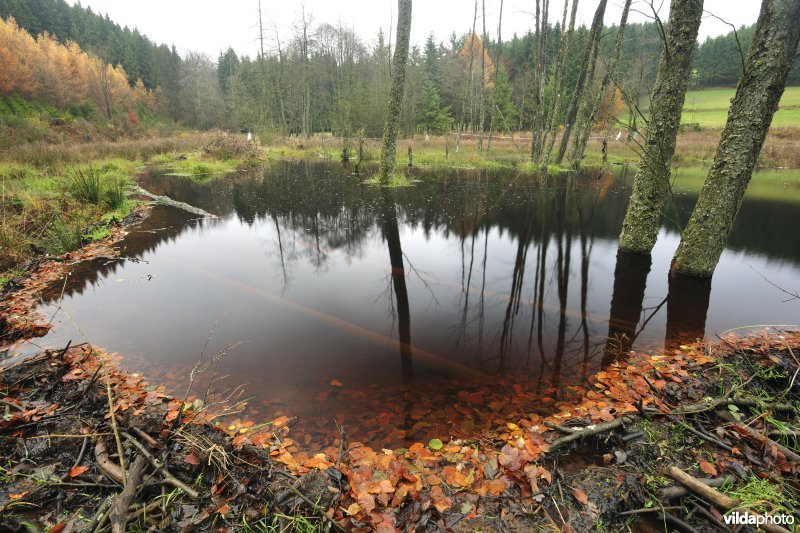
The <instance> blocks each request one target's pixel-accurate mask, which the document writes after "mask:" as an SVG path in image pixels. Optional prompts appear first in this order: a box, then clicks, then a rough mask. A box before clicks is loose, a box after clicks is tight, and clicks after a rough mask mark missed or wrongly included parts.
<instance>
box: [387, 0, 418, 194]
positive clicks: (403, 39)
mask: <svg viewBox="0 0 800 533" xmlns="http://www.w3.org/2000/svg"><path fill="white" fill-rule="evenodd" d="M397 8H398V9H397V12H398V15H397V41H396V42H395V47H394V58H393V59H392V87H391V88H390V89H389V110H388V113H387V114H386V122H385V123H384V126H383V144H382V146H381V170H380V179H381V181H382V182H384V183H386V182H388V181H389V178H390V177H391V176H392V174H394V167H395V163H396V161H395V157H396V153H397V126H398V124H399V122H400V107H401V106H402V104H403V85H404V84H405V80H406V63H407V61H408V40H409V36H410V34H411V0H397Z"/></svg>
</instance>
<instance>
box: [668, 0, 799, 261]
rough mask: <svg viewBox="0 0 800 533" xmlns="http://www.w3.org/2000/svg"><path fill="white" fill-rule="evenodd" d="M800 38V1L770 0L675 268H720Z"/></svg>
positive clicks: (764, 4) (685, 231)
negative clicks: (718, 264) (721, 259)
mask: <svg viewBox="0 0 800 533" xmlns="http://www.w3.org/2000/svg"><path fill="white" fill-rule="evenodd" d="M799 39H800V0H764V2H763V4H762V5H761V14H760V15H759V17H758V23H757V25H756V33H755V35H754V37H753V43H752V45H751V46H750V51H749V52H748V54H747V59H746V60H745V64H744V71H743V72H742V75H741V77H740V78H739V85H738V87H737V88H736V95H735V96H734V97H733V101H732V102H731V108H730V111H729V112H728V122H727V124H726V125H725V129H724V130H723V132H722V137H721V138H720V142H719V146H718V147H717V153H716V155H715V156H714V162H713V163H712V165H711V169H710V170H709V172H708V177H707V178H706V181H705V183H704V184H703V188H702V190H701V191H700V196H699V197H698V199H697V204H696V205H695V208H694V211H693V212H692V216H691V217H690V218H689V223H688V224H687V226H686V228H685V229H684V231H683V234H682V235H681V243H680V245H679V246H678V249H677V251H676V252H675V257H674V259H673V261H672V269H673V270H677V271H678V272H681V273H683V274H688V275H692V276H703V277H709V276H711V275H712V274H713V273H714V269H715V268H716V267H717V263H718V262H719V258H720V255H722V250H723V249H724V248H725V243H726V242H727V241H728V235H729V234H730V231H731V228H732V227H733V223H734V221H735V220H736V215H737V214H738V212H739V208H740V206H741V205H742V198H743V197H744V193H745V190H746V189H747V184H748V183H749V182H750V178H751V177H752V175H753V168H754V167H755V165H756V161H757V160H758V154H759V153H760V152H761V147H762V145H763V144H764V138H765V137H766V135H767V130H769V126H770V124H771V123H772V117H773V115H774V114H775V111H777V109H778V103H779V102H780V99H781V95H782V94H783V90H784V88H785V86H786V78H787V76H788V74H789V71H790V70H791V69H792V65H793V63H794V58H795V54H796V52H797V43H798V40H799Z"/></svg>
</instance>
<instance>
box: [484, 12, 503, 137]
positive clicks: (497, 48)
mask: <svg viewBox="0 0 800 533" xmlns="http://www.w3.org/2000/svg"><path fill="white" fill-rule="evenodd" d="M502 27H503V0H500V15H498V18H497V43H495V50H494V79H495V87H497V69H498V68H499V66H500V43H501V42H502V38H501V37H500V30H501V29H502ZM491 115H492V116H494V110H492V112H491ZM494 128H495V123H494V120H492V125H491V128H490V129H489V146H488V147H487V151H489V152H491V151H492V135H493V134H494Z"/></svg>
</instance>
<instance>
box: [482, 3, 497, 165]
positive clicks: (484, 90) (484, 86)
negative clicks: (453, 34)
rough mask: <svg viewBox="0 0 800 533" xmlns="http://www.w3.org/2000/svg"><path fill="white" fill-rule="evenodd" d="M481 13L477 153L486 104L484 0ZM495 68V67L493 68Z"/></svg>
mask: <svg viewBox="0 0 800 533" xmlns="http://www.w3.org/2000/svg"><path fill="white" fill-rule="evenodd" d="M481 11H482V12H483V34H482V36H481V100H480V106H479V108H478V116H479V118H478V129H479V130H480V131H479V132H478V151H479V152H483V119H484V103H485V102H486V0H481ZM495 68H497V67H495Z"/></svg>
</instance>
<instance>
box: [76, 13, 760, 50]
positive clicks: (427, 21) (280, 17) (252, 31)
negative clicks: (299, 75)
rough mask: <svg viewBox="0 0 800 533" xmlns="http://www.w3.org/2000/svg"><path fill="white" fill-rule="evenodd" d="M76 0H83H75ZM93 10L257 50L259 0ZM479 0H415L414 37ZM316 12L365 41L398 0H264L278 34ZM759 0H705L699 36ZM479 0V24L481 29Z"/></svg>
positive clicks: (158, 33)
mask: <svg viewBox="0 0 800 533" xmlns="http://www.w3.org/2000/svg"><path fill="white" fill-rule="evenodd" d="M71 1H72V3H77V0H71ZM485 1H486V31H487V32H488V33H489V34H490V35H492V36H493V37H494V36H496V35H497V22H498V15H499V11H500V0H485ZM597 3H598V2H597V0H580V1H579V4H578V6H579V7H578V23H579V24H580V23H582V24H586V25H589V24H590V23H591V20H592V16H593V14H594V10H595V8H596V7H597ZM81 4H82V5H83V6H84V7H86V6H89V7H91V8H92V10H94V11H95V12H99V13H108V15H109V16H110V17H111V19H112V20H114V21H115V22H117V23H119V24H120V25H122V26H129V27H136V28H138V29H139V31H141V32H142V33H144V34H145V35H147V36H148V37H150V38H151V39H152V40H153V41H155V42H156V43H167V44H175V46H176V47H177V48H178V50H179V51H180V52H181V53H185V52H186V51H188V50H196V51H201V52H205V53H206V54H208V55H210V56H211V57H212V58H214V59H215V58H216V57H217V56H218V54H219V52H220V50H223V49H227V48H228V46H232V47H233V48H234V50H236V51H237V52H238V53H240V54H247V55H250V56H255V54H256V51H257V50H258V42H257V40H258V39H257V38H258V0H225V1H220V0H134V1H129V0H81ZM654 4H655V5H656V6H657V7H660V14H661V16H662V17H663V18H664V19H666V18H667V14H668V13H669V0H654ZM474 5H475V3H474V0H422V1H421V0H416V1H415V2H414V7H413V14H412V20H411V40H412V44H418V45H422V44H423V43H424V42H425V39H426V37H427V36H428V34H429V33H431V32H433V34H434V36H435V37H436V40H437V41H447V37H448V36H449V35H450V33H451V32H453V31H455V32H456V33H458V34H462V33H466V32H468V31H469V30H470V29H471V28H472V15H473V9H474ZM621 5H622V1H621V0H609V3H608V8H607V9H606V16H605V23H606V24H607V25H611V24H614V23H618V21H619V16H620V13H621V9H622V8H621ZM302 6H305V10H306V13H311V14H312V15H313V17H314V23H320V22H328V23H331V24H334V25H335V24H337V23H338V22H339V21H341V22H342V23H343V24H345V25H351V26H354V27H355V28H356V31H357V32H358V33H359V34H360V35H361V37H362V38H363V39H364V40H365V42H367V43H372V42H374V41H375V36H376V35H377V33H378V28H383V30H384V32H385V33H387V34H388V29H389V26H390V22H391V21H394V24H396V22H397V0H305V1H302V2H301V1H295V0H283V1H276V0H262V10H263V17H264V18H263V20H264V26H265V27H266V29H267V30H266V31H267V32H268V33H269V34H271V35H274V30H273V28H277V30H278V32H279V35H280V38H281V41H287V40H289V38H290V36H291V34H292V26H293V23H294V22H295V21H297V20H298V19H299V18H300V13H301V8H302ZM760 6H761V0H705V9H706V13H705V15H704V17H703V23H702V24H701V26H700V37H699V38H700V40H701V41H702V40H704V39H705V38H706V37H708V36H714V35H719V34H722V33H727V32H728V31H730V26H727V25H726V24H724V23H723V22H721V21H719V20H718V19H716V18H715V17H713V16H711V15H710V14H713V15H716V16H718V17H720V18H722V19H724V20H725V21H726V22H730V23H731V24H734V25H735V26H736V27H737V28H738V27H739V26H741V25H743V24H752V23H754V22H755V21H756V19H757V18H758V12H759V9H760ZM533 9H534V2H533V0H505V2H504V6H503V27H502V35H503V39H504V40H505V39H508V38H510V37H511V36H512V35H513V34H514V33H517V34H518V35H522V34H524V33H525V32H526V31H527V30H528V28H531V27H532V26H533V15H532V11H533ZM563 9H564V3H563V0H551V2H550V13H551V16H550V21H551V22H553V23H554V22H555V21H556V20H558V21H560V20H561V16H562V13H563ZM632 9H634V10H636V11H639V12H647V13H650V12H651V10H650V2H649V0H634V1H633V7H632ZM480 15H481V14H480V2H479V7H478V17H479V19H478V25H477V32H478V33H479V34H480V33H481V31H482V30H481V19H480ZM630 20H631V21H643V20H646V18H645V16H644V15H642V14H641V13H632V14H631V17H630Z"/></svg>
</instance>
